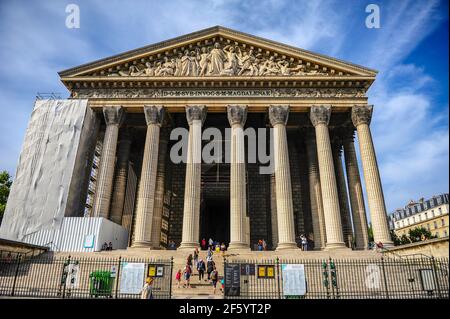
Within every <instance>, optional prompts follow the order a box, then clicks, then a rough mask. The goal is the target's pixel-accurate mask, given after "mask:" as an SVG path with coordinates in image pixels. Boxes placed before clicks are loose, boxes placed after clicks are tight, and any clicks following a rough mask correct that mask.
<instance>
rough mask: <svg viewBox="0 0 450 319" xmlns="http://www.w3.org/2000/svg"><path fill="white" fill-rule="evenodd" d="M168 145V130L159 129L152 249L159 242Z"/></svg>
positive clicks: (156, 246) (157, 246)
mask: <svg viewBox="0 0 450 319" xmlns="http://www.w3.org/2000/svg"><path fill="white" fill-rule="evenodd" d="M168 143H169V130H168V129H167V128H162V129H161V137H160V139H159V153H158V168H157V173H156V174H157V175H156V190H155V204H154V209H153V222H152V232H151V233H152V244H151V245H152V247H153V248H159V246H160V241H161V224H162V212H163V206H164V191H165V176H166V154H167V144H168Z"/></svg>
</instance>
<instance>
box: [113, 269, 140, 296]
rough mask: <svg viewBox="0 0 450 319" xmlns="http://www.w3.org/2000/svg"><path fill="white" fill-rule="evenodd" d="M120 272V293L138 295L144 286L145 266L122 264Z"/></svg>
mask: <svg viewBox="0 0 450 319" xmlns="http://www.w3.org/2000/svg"><path fill="white" fill-rule="evenodd" d="M120 272H121V274H120V288H119V289H120V293H121V294H139V293H140V292H141V290H142V287H143V285H144V276H145V264H144V263H128V262H122V265H121V270H120Z"/></svg>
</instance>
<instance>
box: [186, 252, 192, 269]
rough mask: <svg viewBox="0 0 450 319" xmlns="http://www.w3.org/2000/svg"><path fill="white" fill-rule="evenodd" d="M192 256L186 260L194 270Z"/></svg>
mask: <svg viewBox="0 0 450 319" xmlns="http://www.w3.org/2000/svg"><path fill="white" fill-rule="evenodd" d="M192 259H193V258H192V254H189V256H188V258H187V260H186V262H187V264H188V265H189V266H191V268H192Z"/></svg>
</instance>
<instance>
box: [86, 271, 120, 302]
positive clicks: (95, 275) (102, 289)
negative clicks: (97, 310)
mask: <svg viewBox="0 0 450 319" xmlns="http://www.w3.org/2000/svg"><path fill="white" fill-rule="evenodd" d="M113 283H114V278H113V277H112V276H111V272H110V271H94V272H91V274H90V275H89V294H90V296H91V297H95V298H96V297H109V298H112V290H113Z"/></svg>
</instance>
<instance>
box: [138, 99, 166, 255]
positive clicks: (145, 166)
mask: <svg viewBox="0 0 450 319" xmlns="http://www.w3.org/2000/svg"><path fill="white" fill-rule="evenodd" d="M144 114H145V120H146V122H147V134H146V137H145V147H144V158H143V160H142V170H141V178H140V180H139V186H138V198H137V205H136V222H135V226H134V241H133V247H151V239H152V234H151V231H152V222H153V211H154V204H155V189H156V172H157V167H158V151H159V150H158V149H159V133H160V127H161V124H162V121H163V117H164V108H163V107H162V106H155V105H149V106H147V105H146V106H144Z"/></svg>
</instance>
